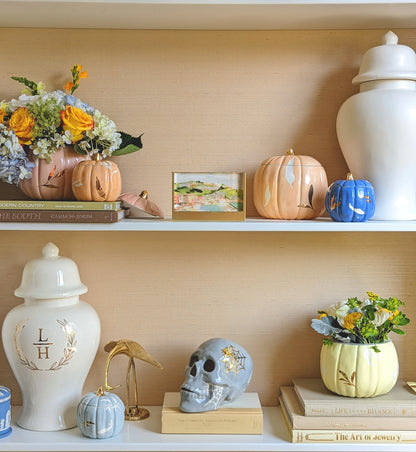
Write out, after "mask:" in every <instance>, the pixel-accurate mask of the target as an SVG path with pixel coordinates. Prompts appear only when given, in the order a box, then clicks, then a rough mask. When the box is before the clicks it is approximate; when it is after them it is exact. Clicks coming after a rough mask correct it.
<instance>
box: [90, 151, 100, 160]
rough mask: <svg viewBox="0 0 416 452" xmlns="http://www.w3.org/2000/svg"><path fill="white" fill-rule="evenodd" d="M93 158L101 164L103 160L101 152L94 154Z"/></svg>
mask: <svg viewBox="0 0 416 452" xmlns="http://www.w3.org/2000/svg"><path fill="white" fill-rule="evenodd" d="M91 158H92V160H94V162H99V161H101V160H102V159H103V157H102V155H101V154H100V153H99V152H96V153H95V154H92V157H91Z"/></svg>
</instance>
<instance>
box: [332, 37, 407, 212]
mask: <svg viewBox="0 0 416 452" xmlns="http://www.w3.org/2000/svg"><path fill="white" fill-rule="evenodd" d="M383 41H384V42H383V45H380V46H377V47H373V48H371V49H369V50H368V51H367V52H366V53H365V54H364V56H363V59H362V63H361V66H360V70H359V73H358V75H357V76H356V77H355V78H354V79H353V80H352V82H353V83H354V84H357V83H358V84H360V92H359V93H358V94H355V95H354V96H352V97H350V98H349V99H347V100H346V101H345V102H344V104H343V105H342V106H341V108H340V110H339V112H338V117H337V122H336V127H337V135H338V141H339V144H340V146H341V150H342V153H343V155H344V158H345V160H346V162H347V165H348V167H349V170H350V172H351V173H352V174H353V175H354V178H356V179H366V180H368V181H370V182H371V184H372V185H373V187H374V192H375V207H376V208H375V215H374V217H373V219H374V220H416V177H415V171H416V54H415V52H414V51H413V49H411V48H410V47H407V46H404V45H399V44H398V38H397V36H396V35H395V34H394V33H393V32H391V31H389V32H388V33H387V34H386V35H385V36H384V39H383Z"/></svg>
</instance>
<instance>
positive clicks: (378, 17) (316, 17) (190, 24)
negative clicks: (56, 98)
mask: <svg viewBox="0 0 416 452" xmlns="http://www.w3.org/2000/svg"><path fill="white" fill-rule="evenodd" d="M415 22H416V2H414V1H394V0H393V1H388V0H379V1H376V0H364V1H358V0H344V1H341V0H320V1H315V0H0V27H46V28H112V29H198V30H278V29H286V30H290V29H291V30H299V29H303V30H305V29H308V30H313V29H315V30H316V29H369V28H388V29H390V28H413V27H414V24H415Z"/></svg>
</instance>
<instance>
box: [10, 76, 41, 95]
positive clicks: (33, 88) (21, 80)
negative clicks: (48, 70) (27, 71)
mask: <svg viewBox="0 0 416 452" xmlns="http://www.w3.org/2000/svg"><path fill="white" fill-rule="evenodd" d="M11 78H12V79H13V80H16V82H19V83H23V85H25V86H27V87H28V88H29V89H30V90H31V91H32V95H36V94H38V84H37V83H36V82H33V81H32V80H28V79H27V78H26V77H15V76H12V77H11Z"/></svg>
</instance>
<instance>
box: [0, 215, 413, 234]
mask: <svg viewBox="0 0 416 452" xmlns="http://www.w3.org/2000/svg"><path fill="white" fill-rule="evenodd" d="M0 231H74V232H75V231H87V232H88V231H106V232H111V231H113V232H123V231H124V232H135V231H136V232H416V221H373V220H370V221H367V222H364V223H360V222H358V223H342V222H335V221H332V220H331V219H329V218H319V219H317V220H292V221H283V220H265V219H260V218H250V219H247V220H246V221H235V222H234V221H224V222H222V221H212V222H211V221H172V220H168V219H166V220H148V219H146V220H128V219H126V220H122V221H120V222H118V223H111V224H106V223H0Z"/></svg>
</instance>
